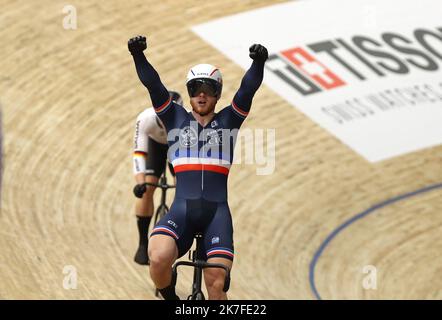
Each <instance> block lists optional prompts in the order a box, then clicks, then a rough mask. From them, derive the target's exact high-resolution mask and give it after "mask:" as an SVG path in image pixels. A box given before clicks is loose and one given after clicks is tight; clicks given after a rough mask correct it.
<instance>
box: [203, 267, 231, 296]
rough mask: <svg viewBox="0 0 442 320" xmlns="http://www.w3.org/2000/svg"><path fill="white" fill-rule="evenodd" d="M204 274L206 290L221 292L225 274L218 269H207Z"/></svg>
mask: <svg viewBox="0 0 442 320" xmlns="http://www.w3.org/2000/svg"><path fill="white" fill-rule="evenodd" d="M204 272H205V282H206V286H207V290H210V291H215V292H221V291H222V289H223V288H224V280H225V276H226V272H225V271H224V270H223V269H218V268H207V269H205V270H204Z"/></svg>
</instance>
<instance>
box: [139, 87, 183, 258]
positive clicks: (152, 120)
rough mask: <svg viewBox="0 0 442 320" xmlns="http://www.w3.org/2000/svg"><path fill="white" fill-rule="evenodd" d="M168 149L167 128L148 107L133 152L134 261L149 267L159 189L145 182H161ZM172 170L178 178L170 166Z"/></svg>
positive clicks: (175, 94)
mask: <svg viewBox="0 0 442 320" xmlns="http://www.w3.org/2000/svg"><path fill="white" fill-rule="evenodd" d="M169 95H170V98H171V99H172V101H174V102H175V103H177V104H179V105H182V104H183V99H182V98H181V95H180V94H179V93H178V92H175V91H169ZM168 148H169V146H168V145H167V132H166V128H165V127H164V124H163V123H162V122H161V120H160V119H159V118H158V116H157V115H156V113H155V110H154V109H153V108H148V109H146V110H144V111H143V112H141V113H140V114H139V115H138V117H137V121H136V124H135V134H134V153H133V173H134V177H135V181H136V185H135V187H134V190H133V191H134V194H135V196H136V197H137V198H138V199H137V201H136V204H135V216H136V218H137V227H138V234H139V242H138V249H137V252H136V254H135V258H134V260H135V262H136V263H138V264H141V265H148V264H149V257H148V255H147V247H148V244H149V240H148V239H149V235H148V233H149V224H150V220H151V218H152V215H153V211H154V203H153V195H154V192H155V189H156V188H155V187H154V186H146V184H145V183H146V182H147V183H153V184H157V183H158V179H159V178H160V177H161V175H162V174H163V172H164V171H165V169H166V160H167V149H168ZM169 169H170V172H171V173H172V175H174V174H175V173H174V171H173V167H172V165H171V164H170V163H169Z"/></svg>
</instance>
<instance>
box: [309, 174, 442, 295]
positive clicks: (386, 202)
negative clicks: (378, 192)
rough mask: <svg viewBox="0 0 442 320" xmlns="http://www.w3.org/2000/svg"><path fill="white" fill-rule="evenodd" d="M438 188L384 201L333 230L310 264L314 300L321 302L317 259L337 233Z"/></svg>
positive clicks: (413, 192)
mask: <svg viewBox="0 0 442 320" xmlns="http://www.w3.org/2000/svg"><path fill="white" fill-rule="evenodd" d="M439 188H442V183H438V184H434V185H431V186H428V187H425V188H422V189H419V190H416V191H412V192H409V193H406V194H403V195H400V196H397V197H394V198H391V199H388V200H386V201H383V202H381V203H379V204H376V205H374V206H372V207H371V208H369V209H367V210H365V211H363V212H361V213H358V214H357V215H355V216H354V217H352V218H350V219H348V220H347V221H345V222H344V223H342V224H341V225H340V226H339V227H337V228H336V229H335V230H333V232H332V233H330V234H329V235H328V236H327V238H326V239H325V240H324V242H322V243H321V245H320V246H319V249H318V250H317V251H316V252H315V254H314V256H313V259H312V261H311V262H310V271H309V280H310V289H311V290H312V291H313V294H314V295H315V297H316V299H318V300H321V296H320V294H319V292H318V289H317V288H316V284H315V268H316V265H317V264H318V261H319V258H320V257H321V255H322V253H323V252H324V250H325V249H326V248H327V246H328V245H329V244H330V242H331V241H332V240H333V239H334V238H335V237H336V236H337V235H338V234H339V233H341V231H343V230H344V229H346V228H347V227H349V226H350V225H352V224H353V223H354V222H356V221H358V220H360V219H362V218H364V217H366V216H368V215H369V214H371V213H373V212H376V211H377V210H379V209H382V208H384V207H387V206H389V205H391V204H394V203H396V202H399V201H401V200H404V199H408V198H412V197H414V196H417V195H420V194H422V193H426V192H430V191H432V190H435V189H439Z"/></svg>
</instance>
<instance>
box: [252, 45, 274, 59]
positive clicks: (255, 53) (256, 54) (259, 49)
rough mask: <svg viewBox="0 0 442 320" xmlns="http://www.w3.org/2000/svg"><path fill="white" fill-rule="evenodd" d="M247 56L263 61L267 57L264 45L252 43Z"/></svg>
mask: <svg viewBox="0 0 442 320" xmlns="http://www.w3.org/2000/svg"><path fill="white" fill-rule="evenodd" d="M249 52H250V53H249V57H250V58H252V59H253V60H255V61H261V62H264V61H266V60H267V58H268V57H269V53H268V52H267V49H266V47H264V46H263V45H260V44H254V45H252V46H251V47H250V48H249Z"/></svg>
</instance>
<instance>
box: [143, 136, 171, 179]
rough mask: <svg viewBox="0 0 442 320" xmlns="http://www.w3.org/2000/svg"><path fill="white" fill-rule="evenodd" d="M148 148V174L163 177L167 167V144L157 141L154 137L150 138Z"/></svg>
mask: <svg viewBox="0 0 442 320" xmlns="http://www.w3.org/2000/svg"><path fill="white" fill-rule="evenodd" d="M148 139H149V143H148V150H147V158H146V176H149V175H152V176H155V177H157V178H159V177H161V175H162V174H163V172H164V169H165V167H166V159H167V149H168V146H167V145H166V144H161V143H159V142H156V141H155V140H153V139H152V138H150V137H149V138H148Z"/></svg>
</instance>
